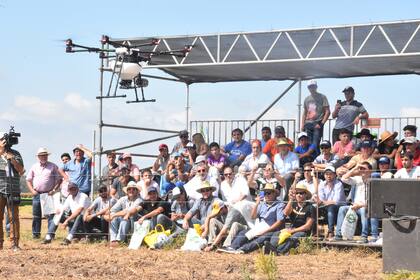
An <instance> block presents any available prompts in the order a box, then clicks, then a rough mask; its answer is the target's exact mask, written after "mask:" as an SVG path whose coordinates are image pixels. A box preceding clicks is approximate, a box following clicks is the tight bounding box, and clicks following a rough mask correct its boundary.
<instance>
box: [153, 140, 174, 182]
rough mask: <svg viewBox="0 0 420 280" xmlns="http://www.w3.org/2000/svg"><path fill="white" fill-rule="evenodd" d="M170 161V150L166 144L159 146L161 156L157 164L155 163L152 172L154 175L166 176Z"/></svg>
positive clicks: (156, 161)
mask: <svg viewBox="0 0 420 280" xmlns="http://www.w3.org/2000/svg"><path fill="white" fill-rule="evenodd" d="M169 160H170V156H169V148H168V145H166V144H160V145H159V155H158V157H157V159H156V160H155V162H154V163H153V167H152V172H153V173H154V174H160V175H164V174H165V171H166V166H168V163H169Z"/></svg>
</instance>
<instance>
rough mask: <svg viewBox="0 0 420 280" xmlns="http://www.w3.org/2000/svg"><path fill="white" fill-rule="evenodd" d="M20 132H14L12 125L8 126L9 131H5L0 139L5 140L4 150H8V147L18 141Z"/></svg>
mask: <svg viewBox="0 0 420 280" xmlns="http://www.w3.org/2000/svg"><path fill="white" fill-rule="evenodd" d="M20 136H21V134H20V133H18V132H15V128H14V127H13V126H11V127H10V130H9V133H5V134H4V135H3V137H2V138H1V139H4V140H5V141H6V146H5V149H6V151H8V150H10V148H11V147H12V146H13V145H16V144H18V143H19V138H18V137H20Z"/></svg>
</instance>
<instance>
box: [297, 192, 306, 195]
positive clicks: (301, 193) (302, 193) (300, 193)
mask: <svg viewBox="0 0 420 280" xmlns="http://www.w3.org/2000/svg"><path fill="white" fill-rule="evenodd" d="M296 194H298V195H305V192H296Z"/></svg>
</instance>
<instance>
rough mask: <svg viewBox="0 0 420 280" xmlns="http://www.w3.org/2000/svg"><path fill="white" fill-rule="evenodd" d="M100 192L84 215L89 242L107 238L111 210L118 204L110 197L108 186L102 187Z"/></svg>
mask: <svg viewBox="0 0 420 280" xmlns="http://www.w3.org/2000/svg"><path fill="white" fill-rule="evenodd" d="M98 192H99V196H98V197H97V198H96V199H95V200H94V201H93V203H92V205H91V206H89V207H88V208H87V209H86V211H85V214H84V215H83V222H84V225H85V229H86V234H87V235H88V239H89V240H93V239H95V238H96V237H100V238H101V237H102V238H103V237H105V238H107V236H108V232H109V230H108V229H109V227H108V223H109V210H110V209H111V207H112V206H114V204H115V203H116V202H117V200H116V199H115V198H112V197H111V196H110V195H109V190H108V188H107V186H102V187H100V188H99V190H98ZM95 231H96V232H95Z"/></svg>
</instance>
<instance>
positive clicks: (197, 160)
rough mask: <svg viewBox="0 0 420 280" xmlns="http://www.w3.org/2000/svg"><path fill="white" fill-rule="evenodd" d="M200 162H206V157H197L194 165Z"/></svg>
mask: <svg viewBox="0 0 420 280" xmlns="http://www.w3.org/2000/svg"><path fill="white" fill-rule="evenodd" d="M202 161H206V156H203V155H199V156H198V157H197V158H196V159H195V164H197V163H200V162H202Z"/></svg>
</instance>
